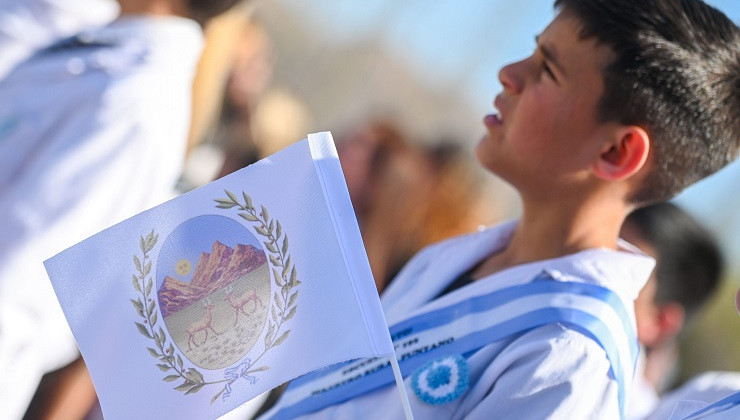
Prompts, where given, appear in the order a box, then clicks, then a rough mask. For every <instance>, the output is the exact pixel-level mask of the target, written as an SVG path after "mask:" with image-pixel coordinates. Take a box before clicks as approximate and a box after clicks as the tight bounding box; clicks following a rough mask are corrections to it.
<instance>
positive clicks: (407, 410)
mask: <svg viewBox="0 0 740 420" xmlns="http://www.w3.org/2000/svg"><path fill="white" fill-rule="evenodd" d="M390 359H391V366H392V367H393V376H394V377H395V378H396V387H397V388H398V392H399V393H400V394H401V404H403V412H404V414H406V420H414V415H413V414H412V413H411V404H410V403H409V396H408V395H406V385H404V383H403V376H401V368H400V367H399V366H398V360H396V355H395V354H394V355H392V356H391V357H390Z"/></svg>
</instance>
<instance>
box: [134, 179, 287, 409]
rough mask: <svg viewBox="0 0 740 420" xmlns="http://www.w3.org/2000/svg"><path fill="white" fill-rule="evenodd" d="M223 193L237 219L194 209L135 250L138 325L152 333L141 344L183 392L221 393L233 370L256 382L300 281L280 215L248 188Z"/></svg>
mask: <svg viewBox="0 0 740 420" xmlns="http://www.w3.org/2000/svg"><path fill="white" fill-rule="evenodd" d="M225 193H226V196H227V197H226V198H219V199H216V200H215V201H216V203H217V205H216V207H217V208H219V209H222V210H226V211H233V210H237V213H236V214H238V216H240V217H241V219H242V220H243V222H240V221H237V220H235V219H232V218H230V217H227V216H224V215H220V214H209V215H201V216H198V217H195V218H192V219H189V220H187V221H185V222H183V223H181V224H180V225H179V226H178V227H177V228H175V229H174V230H173V231H172V232H171V233H170V234H169V235H168V236H167V238H165V239H164V241H163V242H162V244H161V245H160V246H159V247H156V246H157V243H158V242H159V235H158V234H157V233H156V232H155V231H154V230H152V231H151V232H150V233H149V234H148V235H146V236H142V237H141V238H140V241H139V248H140V251H141V253H137V254H136V255H134V258H133V262H134V267H135V269H136V273H135V274H134V275H133V276H132V284H133V287H134V289H135V291H136V294H137V296H136V298H135V299H131V302H132V304H133V306H134V308H135V309H136V312H137V314H138V316H139V320H138V322H136V323H135V324H136V327H137V328H138V330H139V332H140V333H141V334H142V335H143V336H145V337H146V338H147V339H149V340H151V342H152V346H151V347H147V351H148V352H149V353H150V354H151V356H152V357H154V358H156V359H157V363H156V366H157V367H158V368H159V369H160V370H161V371H162V372H164V374H165V375H166V376H165V377H164V378H162V379H163V380H164V381H166V382H175V383H176V384H177V385H176V386H175V387H174V389H175V390H177V391H182V392H184V393H185V394H192V393H195V392H198V391H200V390H201V389H202V388H204V387H207V386H211V385H213V386H217V387H221V389H220V391H219V392H218V393H216V394H215V395H214V396H213V398H212V399H211V403H213V402H215V401H216V400H217V399H218V398H219V397H221V398H223V399H226V398H227V397H228V396H229V395H230V394H231V389H232V385H233V384H234V383H235V382H236V381H237V380H239V379H240V378H243V379H245V380H246V381H247V382H249V383H251V384H254V383H255V382H256V381H257V379H258V374H259V372H261V371H265V370H267V369H269V366H267V365H264V364H262V363H259V362H260V359H261V358H262V356H264V355H265V354H266V353H267V352H269V351H270V350H271V349H272V348H275V347H277V346H279V345H280V344H282V343H283V342H284V341H285V340H286V339H287V338H288V336H289V334H290V329H288V323H289V322H288V321H290V319H291V318H293V316H294V315H295V313H296V310H297V308H298V306H297V304H296V301H297V298H298V290H297V287H298V286H299V285H300V284H301V282H300V281H299V280H298V277H297V272H296V268H295V265H294V264H293V263H292V262H291V257H290V253H289V248H288V247H289V243H288V236H287V235H286V234H285V233H284V232H283V228H282V225H281V224H280V222H279V221H277V220H275V219H273V218H271V217H270V215H269V213H268V212H267V209H266V208H265V207H264V206H260V209H259V211H258V210H257V209H256V208H255V207H254V205H253V203H252V199H251V198H250V196H249V195H247V194H246V193H244V192H243V193H242V199H243V200H239V198H238V197H237V196H236V195H234V194H233V193H231V192H230V191H225ZM242 201H243V202H242ZM250 227H251V228H252V229H249V228H250ZM253 232H254V233H253ZM155 247H156V249H157V251H156V252H154V251H155ZM153 254H154V255H153ZM247 356H251V357H247ZM204 372H206V375H205V376H204V374H203V373H204Z"/></svg>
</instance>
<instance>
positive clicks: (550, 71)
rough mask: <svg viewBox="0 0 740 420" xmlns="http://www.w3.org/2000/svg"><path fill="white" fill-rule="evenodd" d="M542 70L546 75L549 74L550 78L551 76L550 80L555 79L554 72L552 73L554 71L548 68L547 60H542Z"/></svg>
mask: <svg viewBox="0 0 740 420" xmlns="http://www.w3.org/2000/svg"><path fill="white" fill-rule="evenodd" d="M542 70H543V71H544V72H545V73H547V75H548V76H550V78H551V79H552V80H556V79H555V74H554V73H553V72H552V69H550V66H549V65H548V64H547V61H543V62H542Z"/></svg>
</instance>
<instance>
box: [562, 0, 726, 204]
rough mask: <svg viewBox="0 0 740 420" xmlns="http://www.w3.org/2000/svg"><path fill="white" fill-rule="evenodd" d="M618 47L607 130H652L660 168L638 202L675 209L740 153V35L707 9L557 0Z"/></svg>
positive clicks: (686, 0)
mask: <svg viewBox="0 0 740 420" xmlns="http://www.w3.org/2000/svg"><path fill="white" fill-rule="evenodd" d="M555 8H556V9H557V10H559V11H560V12H561V13H566V14H569V15H571V16H574V17H575V18H577V19H578V20H579V21H580V22H581V25H582V28H581V37H583V38H594V39H596V41H597V42H599V43H600V44H603V45H607V46H609V47H610V48H611V49H612V51H613V53H614V59H613V61H612V62H611V63H610V64H609V65H608V66H607V67H606V69H605V70H604V85H605V91H604V95H603V97H602V98H601V100H600V103H599V105H598V106H599V109H598V112H599V117H600V118H601V119H602V120H603V121H618V122H620V123H622V124H629V125H638V126H641V127H643V128H644V129H645V130H646V131H647V132H648V133H649V135H650V138H651V140H652V142H651V147H652V149H653V152H654V153H653V159H654V160H653V163H654V165H655V166H654V168H653V169H652V172H651V173H650V174H649V175H648V177H647V179H646V181H645V184H644V185H643V187H642V188H641V189H640V191H638V192H637V193H636V195H635V196H634V197H632V200H633V201H634V202H637V203H647V202H654V201H662V200H666V199H668V198H670V197H672V196H673V195H675V194H677V193H678V192H680V191H681V190H682V189H683V188H685V187H686V186H688V185H690V184H692V183H693V182H696V181H697V180H699V179H701V178H704V177H706V176H708V175H710V174H712V173H714V172H716V171H718V170H719V169H721V168H722V167H723V166H725V165H727V164H728V163H730V162H732V161H733V160H734V158H735V156H736V155H737V152H738V148H739V147H740V29H738V27H737V25H735V24H734V23H733V22H732V21H731V20H730V19H728V18H727V17H726V16H725V15H724V14H722V12H720V11H718V10H717V9H715V8H713V7H711V6H708V5H706V4H705V3H703V2H701V1H699V0H619V1H615V0H555Z"/></svg>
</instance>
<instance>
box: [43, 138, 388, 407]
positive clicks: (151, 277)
mask: <svg viewBox="0 0 740 420" xmlns="http://www.w3.org/2000/svg"><path fill="white" fill-rule="evenodd" d="M80 223H84V221H80ZM45 266H46V269H47V271H48V273H49V277H50V279H51V282H52V285H53V287H54V290H55V292H56V294H57V297H58V299H59V302H60V303H61V306H62V308H63V310H64V313H65V316H66V318H67V321H68V322H69V325H70V327H71V329H72V332H73V333H74V336H75V339H76V340H77V343H78V346H79V348H80V352H81V354H82V356H83V358H84V359H85V362H86V364H87V367H88V369H89V371H90V375H91V376H92V379H93V383H94V384H95V388H96V390H97V393H98V397H99V399H100V404H101V407H102V410H103V415H104V417H105V418H106V419H131V418H158V419H167V418H204V419H205V418H216V417H219V416H221V415H223V414H225V413H227V412H229V411H231V410H232V409H234V408H236V407H238V406H239V405H241V404H243V403H244V402H246V401H248V400H249V399H251V398H253V397H255V396H257V395H259V394H261V393H263V392H265V391H267V390H269V389H271V388H274V387H276V386H278V385H280V384H282V383H284V382H286V381H289V380H291V379H293V378H296V377H298V376H300V375H303V374H305V373H307V372H311V371H314V370H316V369H320V368H322V367H326V366H329V365H332V364H335V363H339V362H342V361H346V360H350V359H356V358H363V357H379V356H389V355H393V354H394V349H393V344H392V342H391V339H390V335H389V332H388V328H387V324H386V321H385V317H384V315H383V311H382V308H381V306H380V301H379V299H378V294H377V291H376V289H375V284H374V282H373V279H372V274H371V272H370V267H369V264H368V262H367V257H366V254H365V252H364V248H363V246H362V240H361V238H360V233H359V229H358V227H357V222H356V220H355V216H354V212H353V210H352V206H351V203H350V200H349V195H348V193H347V188H346V185H345V183H344V179H343V177H342V173H341V167H340V165H339V160H338V158H337V154H336V149H335V148H334V143H333V141H332V138H331V134H330V133H318V134H312V135H309V136H308V138H307V139H305V140H303V141H300V142H298V143H296V144H294V145H292V146H289V147H288V148H286V149H284V150H283V151H281V152H279V153H277V154H275V155H273V156H271V157H268V158H266V159H263V160H261V161H259V162H257V163H255V164H253V165H250V166H249V167H246V168H244V169H242V170H240V171H238V172H235V173H233V174H231V175H229V176H226V177H224V178H222V179H220V180H217V181H214V182H212V183H210V184H208V185H205V186H203V187H201V188H198V189H196V190H194V191H191V192H189V193H186V194H183V195H182V196H180V197H177V198H175V199H173V200H170V201H168V202H166V203H164V204H161V205H159V206H157V207H155V208H152V209H150V210H147V211H145V212H143V213H140V214H138V215H136V216H134V217H132V218H130V219H128V220H126V221H124V222H122V223H119V224H117V225H115V226H113V227H111V228H109V229H106V230H104V231H102V232H100V233H98V234H96V235H94V236H92V237H90V238H88V239H86V240H85V241H83V242H81V243H79V244H77V245H75V246H73V247H71V248H69V249H67V250H65V251H63V252H61V253H60V254H58V255H56V256H54V257H52V258H50V259H49V260H47V261H46V262H45Z"/></svg>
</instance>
